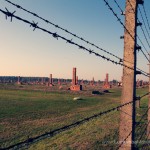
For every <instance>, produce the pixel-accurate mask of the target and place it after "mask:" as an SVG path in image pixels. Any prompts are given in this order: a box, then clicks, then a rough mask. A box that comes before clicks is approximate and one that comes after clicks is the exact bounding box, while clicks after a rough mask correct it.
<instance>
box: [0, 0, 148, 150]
mask: <svg viewBox="0 0 150 150" xmlns="http://www.w3.org/2000/svg"><path fill="white" fill-rule="evenodd" d="M5 1H6V2H8V3H9V4H11V5H13V6H15V7H17V8H18V9H21V10H23V11H25V12H27V13H29V14H32V15H33V16H34V17H37V18H39V19H41V20H43V21H44V22H46V23H48V24H50V25H53V26H55V27H56V28H58V29H60V30H62V31H64V32H66V33H68V34H70V35H72V36H73V37H75V38H78V39H80V40H81V41H83V42H85V43H87V44H89V45H91V46H93V47H94V48H97V49H99V50H100V51H103V52H104V53H106V54H109V55H111V56H113V57H115V58H117V59H118V60H119V61H115V60H114V59H112V58H109V57H107V56H105V55H101V54H100V53H97V52H95V50H94V49H92V50H91V49H90V48H87V47H85V46H82V45H80V44H78V43H76V42H74V41H73V40H72V39H68V38H66V37H64V36H62V35H59V34H57V33H56V32H51V31H49V30H47V29H45V28H42V27H40V26H39V25H38V23H35V22H34V21H33V22H31V21H28V20H26V19H24V18H22V17H19V16H17V15H15V12H16V11H14V12H10V11H9V10H8V9H7V8H5V9H6V10H3V9H0V12H1V13H3V14H4V15H5V17H6V19H7V18H10V20H11V21H13V18H15V19H17V20H19V21H22V22H24V23H26V24H28V25H29V26H30V27H32V28H33V31H34V30H36V29H38V30H41V31H42V32H43V33H47V34H49V35H51V36H52V37H53V38H55V39H57V40H58V39H61V40H63V41H65V42H66V43H67V44H71V45H74V46H76V47H78V48H79V49H81V50H84V51H86V52H88V53H89V54H94V55H95V56H97V57H99V58H101V59H104V60H106V61H109V62H111V63H113V64H115V65H120V66H124V67H126V68H128V69H131V70H134V68H132V67H129V66H127V65H125V64H124V62H125V61H126V60H124V59H123V58H120V57H118V56H117V55H115V54H113V53H110V52H109V51H107V50H105V49H103V48H101V47H99V46H97V45H95V44H93V43H92V42H89V41H88V40H85V39H84V38H82V37H80V36H78V35H76V34H74V33H72V32H70V31H68V30H67V29H64V28H62V27H60V26H59V25H56V24H54V23H52V22H50V21H48V20H47V19H44V18H43V17H40V16H39V15H37V14H36V13H33V12H32V11H29V10H27V9H25V8H23V7H22V6H19V5H18V4H15V3H12V2H11V1H9V0H5ZM103 1H104V2H105V4H106V6H107V7H108V9H109V10H110V11H111V12H112V14H113V15H114V16H115V17H116V18H117V21H118V22H119V23H120V24H121V26H122V27H123V28H124V30H126V31H127V32H128V34H129V35H130V36H131V37H132V39H133V40H135V38H134V37H133V36H132V34H131V33H130V32H129V31H128V30H127V28H126V26H125V25H124V23H123V22H122V21H121V19H120V18H119V17H118V15H117V13H115V11H114V9H113V8H112V7H111V6H110V4H109V2H108V1H107V0H103ZM114 2H115V4H116V5H117V7H118V9H119V10H120V11H121V13H123V12H124V11H123V10H122V8H121V6H120V5H119V3H118V2H117V1H116V0H114ZM128 2H129V3H130V0H128ZM130 4H131V3H130ZM142 6H143V5H142ZM131 7H132V5H131ZM143 11H144V15H145V18H146V23H147V25H146V23H145V21H144V17H143V15H142V12H141V9H139V12H140V14H141V17H142V21H143V23H144V27H145V30H146V33H147V35H148V38H149V30H150V26H149V21H148V17H147V13H146V10H145V7H144V6H143ZM134 13H135V12H134ZM138 23H140V21H139V19H138ZM140 27H141V25H140ZM141 30H142V32H143V35H144V38H145V40H146V43H147V45H148V47H149V48H150V44H149V42H148V38H147V36H146V34H145V31H144V29H143V27H141ZM137 38H138V40H139V41H140V43H141V44H142V47H143V48H144V50H145V52H146V53H147V54H149V52H148V50H147V49H146V46H145V45H144V44H143V42H142V40H141V38H140V37H139V36H138V35H137ZM137 47H140V46H139V45H137ZM140 51H141V52H142V54H143V55H144V57H145V59H147V61H148V62H150V60H149V59H148V57H147V54H145V52H144V51H143V50H142V48H140ZM127 62H128V61H127ZM129 63H131V62H129ZM136 69H137V70H136V71H139V72H140V74H142V75H144V76H146V77H150V75H149V73H147V72H145V71H143V70H142V69H139V68H137V67H136ZM149 94H150V93H149V92H148V93H146V94H144V95H142V96H140V97H138V99H135V100H131V101H129V102H128V103H125V104H122V105H119V106H117V107H114V108H112V109H109V110H106V111H103V112H100V113H98V114H95V115H93V116H91V117H87V118H84V119H83V120H80V121H78V122H75V123H72V124H70V125H66V126H64V127H62V128H59V129H56V130H53V131H51V132H49V133H45V134H43V135H40V136H37V137H35V138H29V139H27V140H26V141H23V142H20V143H17V144H15V145H12V146H9V147H6V148H4V149H11V148H21V147H24V146H27V145H30V144H33V143H35V142H38V141H40V140H42V139H45V138H50V137H53V136H55V135H57V134H59V133H62V132H64V131H66V130H69V129H71V128H74V127H77V126H79V125H81V124H83V123H85V122H88V121H90V120H92V119H94V118H97V117H101V116H103V115H106V114H109V113H111V112H113V111H121V112H123V111H122V110H121V108H122V107H125V106H127V105H132V104H133V102H135V101H138V100H139V99H140V100H141V99H142V98H144V97H145V96H147V95H149ZM149 109H150V108H148V109H147V110H146V112H145V113H144V115H143V116H142V117H141V119H140V121H139V122H141V121H142V119H143V117H145V116H146V115H147V112H148V110H149ZM123 113H125V114H126V115H129V114H128V113H126V112H123ZM149 123H150V122H148V123H147V124H146V125H145V126H144V128H142V129H143V130H142V131H140V133H142V134H141V136H140V137H139V138H138V140H137V141H138V142H137V143H136V146H137V147H138V146H139V144H140V141H141V140H142V138H143V136H144V135H145V133H146V131H147V126H148V125H149ZM135 127H136V128H137V127H139V128H138V131H137V133H138V132H139V130H140V129H141V126H139V124H138V123H137V124H136V125H135ZM132 132H133V131H131V132H130V133H129V136H130V135H131V134H132ZM127 138H128V136H127V137H126V138H125V139H124V141H119V146H118V147H117V149H119V148H120V147H121V146H122V144H124V142H126V140H127ZM147 138H148V137H147ZM147 138H146V141H148V139H147Z"/></svg>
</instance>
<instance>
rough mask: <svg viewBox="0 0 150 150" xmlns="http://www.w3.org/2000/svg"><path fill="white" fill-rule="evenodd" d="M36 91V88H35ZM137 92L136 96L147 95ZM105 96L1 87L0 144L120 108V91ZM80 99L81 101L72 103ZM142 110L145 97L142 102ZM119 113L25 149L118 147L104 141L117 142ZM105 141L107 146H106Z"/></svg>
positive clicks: (139, 111) (141, 90)
mask: <svg viewBox="0 0 150 150" xmlns="http://www.w3.org/2000/svg"><path fill="white" fill-rule="evenodd" d="M36 89H38V88H37V87H36ZM147 90H148V89H147V88H143V89H139V90H138V94H139V95H142V94H145V93H146V92H147ZM110 91H111V93H108V94H104V95H90V94H85V93H84V91H83V92H80V93H75V94H73V93H72V92H64V91H62V92H61V91H51V92H50V91H47V90H45V89H44V88H43V89H42V90H40V89H38V90H35V87H34V86H30V87H27V86H26V87H22V86H20V87H19V86H14V85H5V86H4V85H0V145H1V148H3V147H8V146H10V145H13V144H16V143H18V142H21V141H25V140H26V139H28V138H34V137H36V136H39V135H42V134H44V133H46V132H50V131H52V130H54V129H57V128H61V127H63V126H65V125H69V124H71V123H74V122H77V121H79V120H82V119H84V118H86V117H90V116H92V115H94V114H97V113H99V112H101V111H105V110H108V109H110V108H112V107H115V106H118V105H120V95H121V89H111V90H110ZM76 96H80V97H81V98H82V100H78V101H74V100H73V98H74V97H76ZM141 106H143V109H142V108H141V109H139V110H138V114H139V118H140V116H141V115H142V113H144V111H145V109H144V107H147V98H145V99H143V100H142V103H141ZM137 119H138V118H137ZM118 127H119V111H117V112H116V111H114V112H112V113H109V114H107V115H104V116H102V117H98V118H95V119H93V120H91V121H89V122H86V123H84V124H82V125H79V126H78V127H75V128H72V129H69V130H67V131H64V132H62V133H60V134H57V135H56V136H54V137H52V138H46V139H44V140H41V141H39V142H37V143H34V144H33V145H31V146H29V147H28V149H31V150H33V149H64V150H70V149H79V150H84V149H85V150H86V149H100V148H101V149H111V148H115V147H116V146H117V145H115V144H114V143H113V142H112V143H109V144H108V143H107V142H106V141H117V140H118ZM105 142H106V143H105Z"/></svg>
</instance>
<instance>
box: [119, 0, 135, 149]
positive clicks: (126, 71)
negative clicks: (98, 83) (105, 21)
mask: <svg viewBox="0 0 150 150" xmlns="http://www.w3.org/2000/svg"><path fill="white" fill-rule="evenodd" d="M131 5H132V6H131ZM136 25H137V0H130V1H128V0H126V10H125V26H126V29H125V33H124V60H126V61H124V65H125V66H128V67H130V68H133V69H130V68H127V67H123V85H122V97H121V104H125V103H128V102H130V101H133V103H132V104H129V105H126V106H124V107H122V108H121V111H120V128H119V143H120V148H119V149H120V150H131V149H134V138H135V99H136ZM126 113H127V114H128V115H127V114H126Z"/></svg>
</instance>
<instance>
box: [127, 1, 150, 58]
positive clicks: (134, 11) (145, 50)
mask: <svg viewBox="0 0 150 150" xmlns="http://www.w3.org/2000/svg"><path fill="white" fill-rule="evenodd" d="M127 1H128V2H129V4H130V6H131V9H132V11H133V12H134V13H135V10H134V9H133V6H132V4H131V2H130V0H127ZM137 20H138V22H139V23H140V21H139V19H138V18H137ZM140 28H141V29H142V32H143V35H144V38H145V39H146V41H147V43H148V40H147V37H146V35H145V32H144V30H143V28H142V26H140ZM137 38H138V40H139V41H140V43H141V44H142V46H143V47H144V49H145V51H146V52H147V54H148V55H149V53H148V50H147V49H146V47H145V45H144V44H143V42H142V40H141V39H140V37H139V35H137ZM148 45H149V43H148ZM142 53H143V55H144V56H145V57H146V59H148V58H147V56H146V55H145V54H144V52H142Z"/></svg>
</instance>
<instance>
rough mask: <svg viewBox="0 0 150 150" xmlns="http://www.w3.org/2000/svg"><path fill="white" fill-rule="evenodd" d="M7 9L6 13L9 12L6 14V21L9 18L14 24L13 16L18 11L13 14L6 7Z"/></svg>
mask: <svg viewBox="0 0 150 150" xmlns="http://www.w3.org/2000/svg"><path fill="white" fill-rule="evenodd" d="M5 9H6V11H7V12H6V13H5V15H6V20H7V17H10V18H11V22H12V18H13V15H14V14H15V12H16V11H14V12H12V13H11V12H9V11H8V9H7V8H6V7H5Z"/></svg>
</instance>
